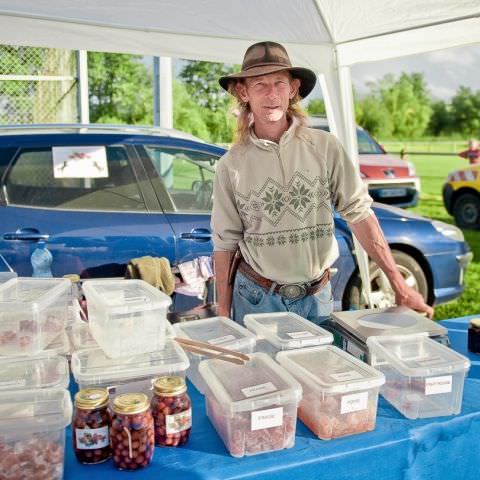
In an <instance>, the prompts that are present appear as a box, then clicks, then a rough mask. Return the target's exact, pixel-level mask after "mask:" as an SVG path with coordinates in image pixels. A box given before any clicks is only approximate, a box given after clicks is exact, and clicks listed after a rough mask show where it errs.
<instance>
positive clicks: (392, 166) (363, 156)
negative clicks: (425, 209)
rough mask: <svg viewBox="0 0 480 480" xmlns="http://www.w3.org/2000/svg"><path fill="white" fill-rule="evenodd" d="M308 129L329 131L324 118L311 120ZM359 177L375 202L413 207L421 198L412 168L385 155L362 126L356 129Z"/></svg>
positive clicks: (395, 158)
mask: <svg viewBox="0 0 480 480" xmlns="http://www.w3.org/2000/svg"><path fill="white" fill-rule="evenodd" d="M309 126H310V127H312V128H319V129H321V130H325V131H327V132H328V131H329V126H328V122H327V119H326V118H325V117H310V119H309ZM357 142H358V153H359V156H360V175H361V176H362V178H363V180H364V181H365V182H366V183H367V185H368V192H369V193H370V196H371V197H372V198H373V200H374V201H376V202H381V203H387V204H389V205H395V206H396V207H414V206H415V205H417V203H418V198H419V195H420V179H419V178H418V177H417V174H416V172H415V167H414V166H413V165H412V164H411V163H410V162H408V161H406V160H401V159H400V158H397V157H394V156H392V155H390V154H388V153H387V152H386V151H385V150H384V149H383V147H382V146H381V145H379V144H378V143H377V142H376V141H375V139H374V138H372V136H371V135H370V134H369V133H368V132H367V131H366V130H364V129H363V128H362V127H357Z"/></svg>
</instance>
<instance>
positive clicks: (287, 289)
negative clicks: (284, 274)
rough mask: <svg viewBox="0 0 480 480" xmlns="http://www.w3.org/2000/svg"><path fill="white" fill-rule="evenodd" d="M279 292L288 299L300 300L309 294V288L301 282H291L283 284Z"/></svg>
mask: <svg viewBox="0 0 480 480" xmlns="http://www.w3.org/2000/svg"><path fill="white" fill-rule="evenodd" d="M278 293H279V294H280V295H281V296H282V297H285V298H287V299H288V300H299V299H300V298H303V297H304V296H305V295H306V294H307V289H306V288H305V285H303V284H301V283H289V284H286V285H282V286H281V287H280V288H279V289H278Z"/></svg>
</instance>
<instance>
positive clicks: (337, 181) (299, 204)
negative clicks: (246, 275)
mask: <svg viewBox="0 0 480 480" xmlns="http://www.w3.org/2000/svg"><path fill="white" fill-rule="evenodd" d="M297 125H298V124H297V123H296V122H293V123H292V125H291V126H290V128H289V129H288V130H287V131H286V132H285V133H284V134H283V136H282V138H281V139H280V142H279V144H278V145H277V144H276V143H274V142H270V141H268V140H261V139H258V138H257V137H256V136H255V134H254V133H253V131H252V132H251V135H250V141H249V142H248V143H247V144H242V145H235V146H234V147H232V149H231V150H230V151H229V152H227V153H226V154H225V155H224V156H223V157H222V158H221V159H220V161H219V163H218V166H217V170H216V175H215V183H214V202H213V211H212V231H213V242H214V247H215V250H216V251H233V250H235V249H236V248H237V245H238V246H239V247H240V250H241V251H242V254H243V257H244V258H245V260H246V261H247V263H248V264H249V265H251V266H252V267H253V268H254V269H255V270H256V271H257V272H258V273H260V274H261V275H263V276H264V277H266V278H269V279H271V280H274V281H276V282H278V283H294V282H307V281H310V280H313V279H315V278H318V277H319V276H320V275H321V274H322V272H323V271H324V270H325V269H326V268H328V267H329V266H331V265H332V263H333V262H334V261H335V259H336V258H337V257H338V245H337V242H336V240H335V230H334V222H333V210H332V204H333V205H334V206H335V210H336V211H337V212H338V213H339V214H340V215H341V216H342V217H343V218H344V219H345V220H346V221H347V222H349V223H356V222H359V221H361V220H363V219H365V218H367V217H368V216H369V215H371V214H372V213H373V212H372V210H371V209H370V206H371V203H372V199H371V198H370V196H369V195H368V191H367V187H366V186H365V184H364V183H363V182H362V180H361V178H360V174H359V170H358V166H356V165H354V164H353V162H352V161H351V160H350V159H349V158H348V157H347V155H346V153H345V151H344V150H343V148H342V146H341V145H340V143H339V142H338V140H337V139H336V137H335V136H333V135H332V134H330V133H327V132H324V131H322V130H314V129H310V128H306V127H299V126H297Z"/></svg>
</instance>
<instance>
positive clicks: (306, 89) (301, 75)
mask: <svg viewBox="0 0 480 480" xmlns="http://www.w3.org/2000/svg"><path fill="white" fill-rule="evenodd" d="M283 70H287V71H289V72H290V74H291V75H292V77H293V78H298V79H299V80H300V88H299V90H298V93H299V95H300V96H301V97H302V98H305V97H306V96H307V95H309V94H310V93H311V91H312V90H313V89H314V87H315V84H316V83H317V76H316V75H315V73H314V72H313V71H312V70H309V69H308V68H302V67H285V66H283V65H261V66H258V67H253V68H250V69H248V70H246V71H243V72H239V73H233V74H231V75H226V76H225V77H221V78H220V79H219V80H218V83H220V86H221V87H222V88H223V89H224V90H226V91H227V92H228V87H229V85H230V83H231V82H232V81H235V80H241V79H242V78H251V77H259V76H260V75H268V74H269V73H275V72H281V71H283Z"/></svg>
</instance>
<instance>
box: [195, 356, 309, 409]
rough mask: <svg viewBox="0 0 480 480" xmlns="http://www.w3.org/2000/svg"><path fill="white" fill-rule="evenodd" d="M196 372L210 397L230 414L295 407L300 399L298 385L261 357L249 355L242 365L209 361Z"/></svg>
mask: <svg viewBox="0 0 480 480" xmlns="http://www.w3.org/2000/svg"><path fill="white" fill-rule="evenodd" d="M198 368H199V371H200V374H201V375H202V377H203V380H204V381H205V383H206V384H207V385H208V388H209V389H210V391H211V392H212V394H213V395H214V397H215V398H216V399H217V401H218V402H219V403H220V405H222V407H223V408H224V409H226V410H228V411H229V412H230V413H231V414H233V413H235V412H247V411H250V410H257V409H259V408H264V407H267V406H270V405H284V404H287V403H292V402H294V403H298V402H299V401H300V399H301V397H302V387H301V385H300V384H299V383H298V382H297V381H296V380H295V379H294V378H293V377H292V376H291V375H290V374H289V373H288V372H287V371H285V370H284V369H283V368H282V367H280V365H278V364H277V363H276V362H275V361H274V360H272V359H271V358H270V357H269V356H268V355H267V354H265V353H253V354H251V355H250V361H249V362H247V363H246V364H245V365H236V364H233V363H228V362H225V361H223V360H213V359H210V360H203V361H202V362H200V365H199V367H198ZM207 394H208V393H207Z"/></svg>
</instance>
